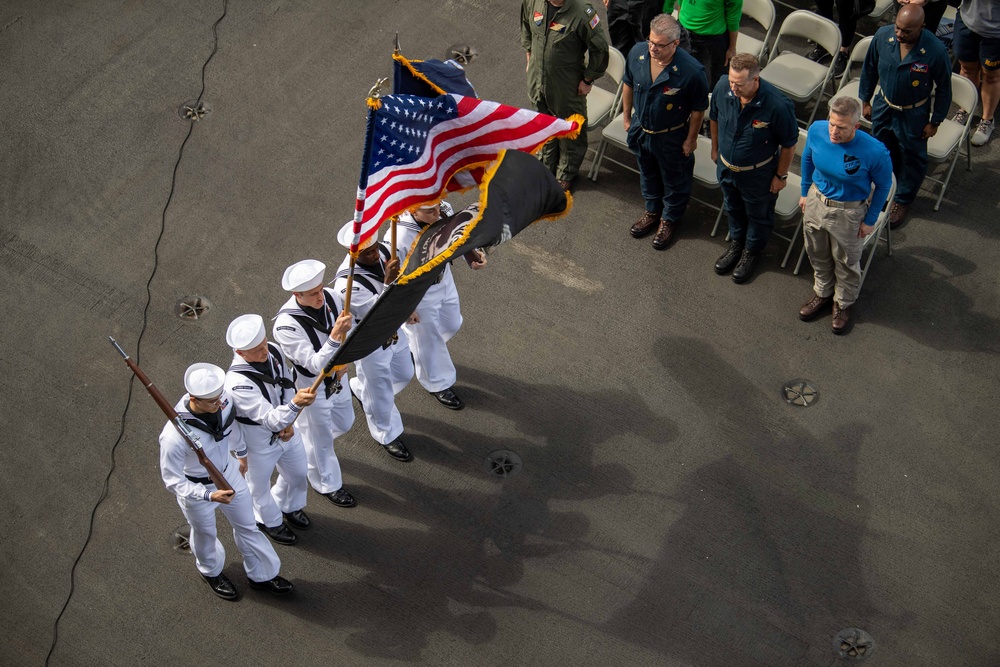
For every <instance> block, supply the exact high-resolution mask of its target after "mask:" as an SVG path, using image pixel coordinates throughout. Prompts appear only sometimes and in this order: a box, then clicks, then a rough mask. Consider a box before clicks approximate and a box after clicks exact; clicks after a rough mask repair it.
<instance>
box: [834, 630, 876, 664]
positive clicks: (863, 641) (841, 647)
mask: <svg viewBox="0 0 1000 667" xmlns="http://www.w3.org/2000/svg"><path fill="white" fill-rule="evenodd" d="M833 652H834V654H836V656H837V657H838V658H840V659H842V660H854V661H855V662H860V661H861V660H865V659H867V658H870V657H871V656H872V654H873V653H875V640H874V639H872V636H871V635H870V634H868V633H867V632H865V631H864V630H862V629H861V628H847V629H846V630H841V631H840V632H838V633H837V636H836V637H834V638H833Z"/></svg>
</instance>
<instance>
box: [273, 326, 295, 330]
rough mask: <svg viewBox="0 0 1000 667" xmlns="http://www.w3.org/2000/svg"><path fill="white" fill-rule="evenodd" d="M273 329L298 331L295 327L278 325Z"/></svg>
mask: <svg viewBox="0 0 1000 667" xmlns="http://www.w3.org/2000/svg"><path fill="white" fill-rule="evenodd" d="M275 331H298V329H296V328H295V327H289V326H280V327H275Z"/></svg>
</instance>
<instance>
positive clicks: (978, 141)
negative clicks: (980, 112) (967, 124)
mask: <svg viewBox="0 0 1000 667" xmlns="http://www.w3.org/2000/svg"><path fill="white" fill-rule="evenodd" d="M993 125H994V123H993V121H992V120H981V121H979V127H977V128H976V133H975V134H974V135H972V145H973V146H982V145H983V144H985V143H986V142H987V141H989V140H990V135H991V134H993Z"/></svg>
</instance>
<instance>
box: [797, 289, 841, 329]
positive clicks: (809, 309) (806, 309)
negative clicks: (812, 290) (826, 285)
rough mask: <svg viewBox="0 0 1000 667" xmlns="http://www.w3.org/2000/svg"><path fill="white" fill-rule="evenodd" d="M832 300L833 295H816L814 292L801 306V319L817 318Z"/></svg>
mask: <svg viewBox="0 0 1000 667" xmlns="http://www.w3.org/2000/svg"><path fill="white" fill-rule="evenodd" d="M831 301H833V297H832V296H816V295H815V294H814V295H813V298H811V299H810V300H809V301H808V302H807V303H805V304H803V306H802V307H801V308H799V319H800V320H802V321H803V322H808V321H810V320H813V319H816V316H817V315H819V314H820V311H822V310H823V308H825V307H826V306H829V305H830V302H831Z"/></svg>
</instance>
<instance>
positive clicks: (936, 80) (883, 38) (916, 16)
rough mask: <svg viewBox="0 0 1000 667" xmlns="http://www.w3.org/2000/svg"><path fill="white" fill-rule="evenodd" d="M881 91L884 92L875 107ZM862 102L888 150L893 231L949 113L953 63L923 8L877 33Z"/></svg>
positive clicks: (904, 12) (864, 73)
mask: <svg viewBox="0 0 1000 667" xmlns="http://www.w3.org/2000/svg"><path fill="white" fill-rule="evenodd" d="M877 85H878V86H881V90H880V91H879V92H878V94H877V95H875V102H874V104H872V103H871V99H872V95H873V94H874V93H875V87H876V86H877ZM932 90H933V91H934V101H933V105H934V107H933V110H932V109H931V91H932ZM858 97H860V98H861V101H862V102H864V116H865V118H869V119H871V121H872V136H873V137H875V138H876V139H878V140H879V141H881V142H882V143H884V144H885V146H886V148H888V149H889V155H890V157H891V158H892V170H893V172H895V174H896V196H895V198H894V199H893V202H892V207H891V208H890V210H889V228H890V229H895V228H896V227H898V226H899V225H901V224H902V223H903V221H904V220H905V219H906V214H907V212H908V211H909V209H910V204H912V203H913V200H914V199H916V197H917V191H918V190H919V189H920V184H921V183H922V182H923V180H924V176H926V175H927V140H928V139H930V138H931V137H933V136H934V135H935V134H937V128H938V126H939V125H940V124H941V121H943V120H944V119H945V117H946V116H947V115H948V109H949V108H950V107H951V59H950V58H949V57H948V51H947V50H946V49H945V47H944V45H943V44H942V43H941V40H939V39H938V38H937V37H935V36H934V35H933V34H932V33H931V32H930V31H929V30H925V29H924V10H923V7H920V6H919V5H913V4H910V5H906V6H905V7H902V8H901V9H900V10H899V13H898V14H896V23H895V25H887V26H883V27H881V28H879V29H878V31H877V32H876V33H875V36H874V37H873V38H872V43H871V46H870V47H868V54H867V55H866V56H865V64H864V67H863V68H862V70H861V84H860V89H859V90H858Z"/></svg>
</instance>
